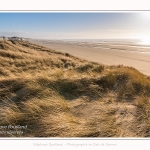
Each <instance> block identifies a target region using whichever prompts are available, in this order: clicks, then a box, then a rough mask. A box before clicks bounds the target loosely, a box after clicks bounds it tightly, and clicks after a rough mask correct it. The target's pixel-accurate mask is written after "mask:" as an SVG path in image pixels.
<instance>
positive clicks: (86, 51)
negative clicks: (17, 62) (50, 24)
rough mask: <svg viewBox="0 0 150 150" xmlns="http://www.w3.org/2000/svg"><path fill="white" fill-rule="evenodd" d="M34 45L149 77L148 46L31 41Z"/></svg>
mask: <svg viewBox="0 0 150 150" xmlns="http://www.w3.org/2000/svg"><path fill="white" fill-rule="evenodd" d="M31 41H32V42H34V43H36V44H40V45H42V46H46V47H49V48H52V49H55V50H58V51H62V52H66V53H70V54H72V55H74V56H77V57H80V58H84V59H87V60H89V61H94V62H100V63H103V64H106V65H125V66H132V67H134V68H136V69H138V70H139V71H141V72H142V73H144V74H146V75H150V69H149V68H150V46H148V45H140V44H137V43H135V42H129V41H127V42H125V41H118V42H117V41H115V42H114V41H103V42H102V41H101V42H98V41H96V42H95V41H88V42H87V41H62V40H55V41H54V40H31Z"/></svg>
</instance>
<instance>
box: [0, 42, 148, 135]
mask: <svg viewBox="0 0 150 150" xmlns="http://www.w3.org/2000/svg"><path fill="white" fill-rule="evenodd" d="M34 43H35V41H34ZM42 43H43V41H42ZM40 44H41V43H40ZM41 45H42V44H41ZM43 45H45V44H43ZM83 45H85V46H83ZM83 45H82V46H81V45H74V44H71V45H70V44H69V43H68V46H66V43H61V44H60V41H58V45H57V43H53V42H51V43H50V42H48V45H45V46H47V47H51V48H46V47H44V46H40V45H37V44H33V43H30V42H27V41H5V40H4V41H0V137H150V130H149V129H150V78H149V77H148V76H146V75H145V74H143V73H147V74H148V73H149V70H148V69H147V70H144V68H147V66H148V65H149V63H148V62H149V60H150V59H148V56H146V55H144V54H143V55H142V57H143V58H140V57H139V54H138V52H135V53H134V52H133V53H132V52H131V53H130V54H131V55H128V57H127V54H126V52H125V51H119V52H118V51H117V50H115V46H112V47H111V46H109V48H110V47H111V48H112V49H113V48H114V50H112V52H111V51H110V50H109V51H108V50H107V48H108V47H106V48H105V50H104V49H102V50H101V53H98V49H96V48H95V49H93V48H92V49H91V48H90V45H86V44H83ZM86 46H87V47H86ZM81 47H82V48H81ZM103 47H105V46H104V45H103ZM123 47H124V46H123ZM123 47H121V46H120V49H121V48H122V49H123ZM55 48H56V49H57V51H56V50H53V49H55ZM133 49H134V48H133ZM91 50H92V51H91ZM60 51H62V52H60ZM90 51H91V52H90ZM115 51H116V53H114V52H115ZM133 51H134V50H133ZM141 51H143V50H142V49H141ZM63 52H65V53H63ZM86 53H87V55H85V54H86ZM71 54H74V55H75V56H80V57H79V58H78V57H75V56H73V55H71ZM89 54H90V55H89ZM111 54H112V57H113V61H114V65H113V63H111V61H112V60H111V58H112V57H111V56H110V55H111ZM133 54H134V57H135V55H136V59H137V61H136V60H134V59H133ZM117 55H118V56H117ZM89 56H91V57H89ZM106 56H108V58H107V57H106ZM126 57H127V58H126ZM83 58H84V59H83ZM88 58H90V60H89V61H88V60H86V59H88ZM117 58H120V60H118V59H117ZM130 58H131V59H130ZM122 59H123V61H125V62H126V63H128V64H130V63H131V62H132V61H135V65H136V66H139V67H140V68H141V70H140V71H142V69H143V70H144V71H145V72H144V71H143V73H141V72H139V71H138V70H136V69H135V68H133V67H129V66H123V65H115V62H117V61H118V62H119V61H121V60H122ZM104 60H105V62H106V64H111V65H110V66H107V65H104V64H101V63H98V62H104ZM129 60H130V61H129ZM142 60H144V61H142ZM96 61H97V62H96ZM139 62H140V63H141V62H142V63H143V64H142V65H143V67H142V66H140V65H138V63H139ZM120 63H121V62H120ZM140 63H139V64H140ZM121 64H122V63H121Z"/></svg>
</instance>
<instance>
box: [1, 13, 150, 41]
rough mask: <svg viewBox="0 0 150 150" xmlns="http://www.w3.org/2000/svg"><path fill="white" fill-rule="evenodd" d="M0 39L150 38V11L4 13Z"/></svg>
mask: <svg viewBox="0 0 150 150" xmlns="http://www.w3.org/2000/svg"><path fill="white" fill-rule="evenodd" d="M0 36H19V37H26V38H35V39H145V40H146V39H147V40H148V39H150V38H149V37H150V11H149V12H146V11H140V12H134V11H133V12H47V13H46V12H32V13H31V12H30V13H29V12H15V13H12V12H7V13H4V12H0Z"/></svg>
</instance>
